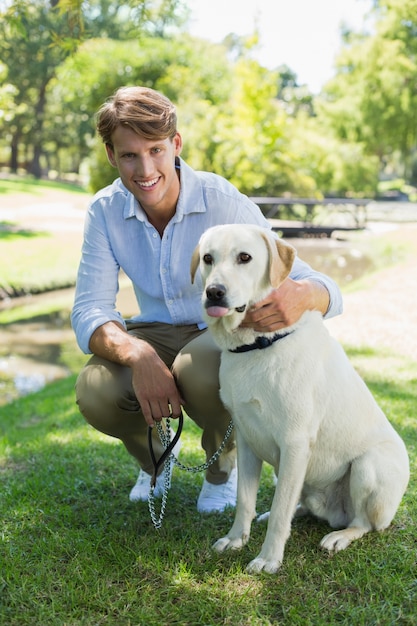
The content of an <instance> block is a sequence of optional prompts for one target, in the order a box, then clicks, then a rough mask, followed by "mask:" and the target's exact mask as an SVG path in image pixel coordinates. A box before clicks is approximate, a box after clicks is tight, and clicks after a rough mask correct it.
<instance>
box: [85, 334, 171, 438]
mask: <svg viewBox="0 0 417 626" xmlns="http://www.w3.org/2000/svg"><path fill="white" fill-rule="evenodd" d="M89 347H90V350H91V352H93V354H96V355H97V356H100V357H102V358H104V359H107V360H109V361H112V362H114V363H119V365H124V366H126V367H130V369H131V370H132V385H133V390H134V392H135V394H136V397H137V399H138V402H139V404H140V407H141V409H142V413H143V415H144V417H145V421H146V423H147V424H148V425H149V426H154V424H155V421H160V420H161V419H162V418H163V417H168V416H170V415H171V414H172V417H178V416H179V415H180V413H181V404H183V400H182V398H181V396H180V394H179V391H178V389H177V386H176V383H175V380H174V377H173V376H172V374H171V372H170V370H169V368H168V367H167V366H166V365H165V363H164V362H163V361H162V360H161V359H160V357H159V356H158V354H157V353H156V351H155V350H154V348H153V347H152V346H151V345H149V344H148V343H147V342H146V341H143V340H141V339H138V338H136V337H133V336H131V335H129V334H128V333H127V332H126V330H125V329H124V327H123V326H122V325H121V324H118V323H117V322H107V323H106V324H103V325H102V326H99V327H98V328H97V329H96V330H95V331H94V332H93V334H92V335H91V339H90V345H89Z"/></svg>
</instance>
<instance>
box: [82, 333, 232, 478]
mask: <svg viewBox="0 0 417 626" xmlns="http://www.w3.org/2000/svg"><path fill="white" fill-rule="evenodd" d="M128 332H129V333H130V334H132V335H134V336H135V337H138V338H140V339H143V340H145V341H147V342H148V343H150V344H151V345H152V346H153V347H154V348H155V350H156V352H157V353H158V355H159V356H160V358H161V359H162V360H163V361H164V363H165V364H166V365H167V366H168V367H170V368H171V370H172V373H173V375H174V377H175V380H176V382H177V385H178V388H179V390H180V393H181V396H182V397H183V399H184V402H185V404H184V410H185V412H186V413H187V415H188V416H189V417H191V419H192V420H193V421H194V422H195V423H196V424H197V425H198V426H199V427H200V428H201V429H202V439H201V444H202V447H203V449H204V451H205V454H206V459H209V458H210V457H211V456H212V455H213V454H214V453H215V452H216V450H217V449H218V448H219V446H220V444H221V442H222V441H223V438H224V435H225V432H226V429H227V426H228V424H229V422H230V415H229V413H228V412H227V411H226V409H225V408H224V406H223V404H222V402H221V400H220V397H219V365H220V351H219V349H218V348H217V346H216V345H215V343H214V341H213V339H212V338H211V336H210V334H209V333H208V332H207V331H206V330H203V331H201V330H199V329H198V327H197V326H194V325H193V326H172V325H169V324H160V323H152V324H130V325H128ZM76 398H77V404H78V406H79V409H80V411H81V413H82V414H83V415H84V417H85V419H86V420H87V422H89V423H90V424H91V425H92V426H93V427H94V428H96V429H97V430H99V431H100V432H103V433H106V434H107V435H111V436H112V437H117V438H118V439H120V440H121V441H122V442H123V443H124V445H125V447H126V449H127V450H128V452H129V453H130V454H131V455H133V456H134V457H135V458H136V459H137V461H138V462H139V465H140V467H141V468H142V469H144V470H145V471H146V472H148V473H150V474H151V473H152V471H153V466H152V462H151V459H150V455H149V450H148V436H147V429H148V427H147V424H146V422H145V419H144V417H143V415H142V412H141V409H140V405H139V403H138V401H137V399H136V396H135V394H134V392H133V388H132V377H131V370H130V368H128V367H123V366H121V365H118V364H117V363H112V362H111V361H107V360H106V359H102V358H100V357H97V356H92V357H91V359H90V360H89V361H88V362H87V364H86V365H85V367H84V368H83V369H82V371H81V373H80V375H79V376H78V379H77V383H76ZM172 425H173V427H174V428H175V426H176V425H175V423H174V422H173V423H172ZM153 437H154V439H153V444H154V450H155V455H156V457H157V458H159V456H160V455H161V454H162V452H163V447H162V444H161V443H160V441H159V437H158V434H157V430H156V428H154V429H153ZM235 458H236V449H235V441H234V436H233V433H232V436H231V437H230V438H229V440H228V443H227V445H226V447H225V450H224V451H223V453H222V454H221V455H220V457H219V459H218V460H217V461H216V462H215V463H213V464H212V465H211V466H210V467H209V468H208V469H207V470H206V478H207V480H208V482H210V483H213V484H222V483H224V482H226V481H227V479H228V476H229V474H230V471H231V469H232V468H233V466H234V464H235Z"/></svg>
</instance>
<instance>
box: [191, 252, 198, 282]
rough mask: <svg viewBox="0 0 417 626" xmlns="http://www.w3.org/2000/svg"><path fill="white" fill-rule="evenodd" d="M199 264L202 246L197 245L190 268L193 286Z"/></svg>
mask: <svg viewBox="0 0 417 626" xmlns="http://www.w3.org/2000/svg"><path fill="white" fill-rule="evenodd" d="M199 263H200V246H199V245H197V247H196V248H195V249H194V252H193V255H192V257H191V267H190V272H191V284H193V283H194V278H195V273H196V271H197V268H198V265H199Z"/></svg>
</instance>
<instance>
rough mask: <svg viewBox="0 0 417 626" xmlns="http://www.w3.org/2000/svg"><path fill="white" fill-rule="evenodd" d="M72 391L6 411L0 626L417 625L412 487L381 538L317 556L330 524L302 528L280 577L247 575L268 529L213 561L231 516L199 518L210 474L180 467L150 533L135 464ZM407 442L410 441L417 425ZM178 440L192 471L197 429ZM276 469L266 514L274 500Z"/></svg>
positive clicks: (57, 388)
mask: <svg viewBox="0 0 417 626" xmlns="http://www.w3.org/2000/svg"><path fill="white" fill-rule="evenodd" d="M74 382H75V377H74V376H72V377H71V378H68V379H66V380H61V381H58V382H56V383H53V384H51V385H49V386H48V387H47V388H45V389H44V390H43V391H42V392H39V393H37V394H34V395H32V396H27V397H25V398H22V399H20V400H18V401H16V402H14V403H12V404H11V405H9V406H6V407H1V408H0V450H1V456H0V475H1V477H2V485H3V487H2V489H1V492H0V502H1V511H2V518H3V520H2V540H1V542H0V550H1V560H2V568H1V571H0V587H1V594H2V606H1V607H0V623H1V624H4V625H5V624H8V626H26V625H29V624H31V625H32V624H33V625H35V624H36V625H39V624H42V625H43V626H49V625H51V626H55V625H56V624H58V623H59V624H64V623H67V624H71V625H72V626H75V625H77V626H81V625H85V626H90V625H91V624H103V625H104V624H106V625H109V624H110V625H112V626H133V625H135V626H139V625H140V624H147V625H149V626H160V625H161V624H168V623H169V624H174V625H175V624H177V625H183V626H187V625H189V626H197V625H202V626H204V625H207V626H209V625H210V626H211V625H213V624H236V625H238V626H240V625H242V626H249V624H250V625H252V624H255V625H259V626H261V625H262V626H264V625H271V624H280V623H291V624H292V625H293V624H294V625H296V626H297V625H300V626H301V625H303V626H304V625H305V624H323V625H324V624H326V625H327V624H336V623H338V624H346V625H348V624H349V625H350V624H353V623H354V624H358V625H359V624H363V625H365V624H371V623H378V624H379V625H381V626H384V625H386V626H388V625H391V624H393V623H401V624H404V625H406V624H410V625H411V624H413V623H414V622H413V621H412V620H413V619H414V617H413V615H414V606H415V605H414V602H415V592H416V587H415V571H414V567H415V529H414V525H415V522H413V521H412V520H413V519H415V513H416V508H417V503H416V498H415V495H414V494H415V490H416V487H415V485H414V484H413V485H411V486H410V490H409V493H408V494H407V495H406V497H405V499H404V503H403V505H402V507H401V509H400V511H399V512H398V514H397V516H396V519H395V520H394V523H393V525H392V526H391V528H390V529H388V530H387V531H385V532H384V533H380V534H375V533H373V534H370V535H367V536H366V537H364V538H363V539H362V540H361V541H358V542H356V543H355V544H354V545H353V546H352V547H350V548H349V550H346V552H342V553H339V554H337V555H336V556H334V557H330V556H329V555H327V554H325V553H322V552H321V551H320V550H319V549H318V544H319V541H320V539H321V538H322V536H323V535H324V534H325V533H326V532H328V527H327V525H326V524H324V523H321V522H319V521H315V520H312V519H309V518H304V519H300V520H297V521H296V522H294V527H293V531H292V534H291V537H290V539H289V541H288V544H287V550H286V557H285V561H284V565H283V567H282V569H281V570H280V571H279V573H278V574H277V575H276V576H267V575H260V576H250V575H248V574H247V573H246V572H245V566H246V564H247V563H248V562H249V561H250V560H251V559H252V558H254V557H255V556H256V554H257V552H258V551H259V549H260V546H261V544H262V541H263V538H264V534H265V530H266V528H265V526H264V525H261V524H254V525H253V532H252V537H251V541H250V543H249V544H248V546H246V547H245V548H244V549H243V550H242V551H238V552H235V551H233V552H227V553H225V554H222V555H216V554H215V553H213V552H212V550H211V548H210V546H211V544H212V542H213V541H214V540H215V539H217V538H218V537H220V536H222V535H224V534H225V533H226V532H227V530H228V529H229V527H230V525H231V522H232V518H233V513H232V512H225V513H224V514H222V515H216V516H200V515H198V514H197V512H196V509H195V503H196V499H197V496H198V492H199V489H200V486H201V482H202V479H203V476H202V475H201V474H199V475H194V474H189V473H186V472H182V471H180V470H179V469H177V468H175V469H174V475H173V486H172V489H171V491H170V493H169V496H168V502H167V509H166V516H165V518H164V522H163V526H162V528H161V529H160V530H158V531H157V530H155V529H154V527H153V525H152V522H151V520H150V516H149V511H148V505H147V503H146V502H144V503H137V504H132V503H130V502H129V501H128V497H127V496H128V493H129V490H130V488H131V486H132V484H133V482H134V480H135V476H136V473H137V467H136V464H135V462H134V461H133V460H132V459H131V457H129V455H128V454H127V453H126V452H125V450H124V448H123V446H122V445H121V444H120V443H119V442H117V441H115V440H113V439H111V438H108V437H104V436H102V435H100V434H98V433H96V432H95V431H94V430H93V429H92V428H90V427H89V426H88V425H87V424H86V423H85V422H84V420H83V418H82V417H81V416H80V414H79V413H78V410H77V408H76V406H75V404H74V393H73V385H74ZM378 384H379V383H378ZM379 392H381V393H382V394H383V395H384V399H386V400H387V401H388V400H389V398H390V397H391V396H392V397H395V402H397V399H401V402H403V408H404V411H405V415H408V414H409V413H410V412H411V408H412V407H413V406H415V401H416V394H413V393H411V391H410V389H409V388H408V387H407V386H406V385H404V386H403V385H402V384H400V385H395V384H392V383H385V386H383V387H382V388H381V389H378V393H379ZM401 421H402V420H401V416H399V417H398V424H397V426H401ZM403 434H404V436H405V437H406V438H407V439H408V438H410V440H411V439H412V438H414V439H415V430H413V429H412V428H411V425H410V426H409V425H406V426H405V428H404V433H403ZM183 435H184V439H185V445H184V446H183V450H182V453H181V460H182V461H184V462H186V463H190V464H194V463H195V462H196V461H197V459H196V458H194V457H195V455H201V450H200V447H199V431H198V429H197V428H196V427H195V426H194V424H192V423H191V422H190V420H188V419H187V420H186V421H185V426H184V433H183ZM414 460H415V455H414ZM269 470H270V468H265V470H264V474H263V479H262V483H261V488H260V492H259V498H258V511H259V512H262V511H264V510H267V509H268V508H269V504H270V501H271V498H272V494H273V487H272V481H271V472H270V471H269ZM2 617H3V621H1V620H2Z"/></svg>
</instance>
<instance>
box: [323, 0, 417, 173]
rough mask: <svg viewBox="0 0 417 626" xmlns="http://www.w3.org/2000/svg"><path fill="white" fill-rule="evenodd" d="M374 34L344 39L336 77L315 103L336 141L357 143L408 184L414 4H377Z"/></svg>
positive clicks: (414, 125)
mask: <svg viewBox="0 0 417 626" xmlns="http://www.w3.org/2000/svg"><path fill="white" fill-rule="evenodd" d="M376 11H377V12H376V25H375V34H373V35H370V36H365V35H354V34H352V33H347V34H346V35H345V46H344V48H343V50H342V52H341V54H340V55H339V58H338V60H337V73H336V76H335V77H334V78H333V79H332V80H331V81H330V82H329V83H328V85H327V86H326V87H325V90H324V93H323V97H322V98H321V99H320V100H319V101H318V103H317V110H318V112H319V118H320V119H324V121H325V122H326V123H327V124H329V125H330V127H331V128H332V129H333V130H334V132H335V134H336V136H337V137H339V138H341V139H343V140H347V141H349V142H355V143H360V144H361V145H362V146H363V147H364V149H365V151H366V153H367V154H369V155H373V156H376V157H378V159H379V161H380V164H381V167H382V168H384V167H385V166H387V165H390V166H391V167H392V166H393V165H394V164H395V161H394V159H393V155H394V156H395V155H396V154H399V155H400V162H401V164H402V171H401V172H400V174H403V175H405V177H406V178H407V179H408V180H410V179H411V176H412V169H413V159H414V153H415V147H416V144H417V90H416V84H417V45H416V37H415V34H416V29H417V22H416V15H417V0H407V1H406V2H402V1H401V2H399V1H396V0H387V1H381V2H378V8H377V10H376Z"/></svg>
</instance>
